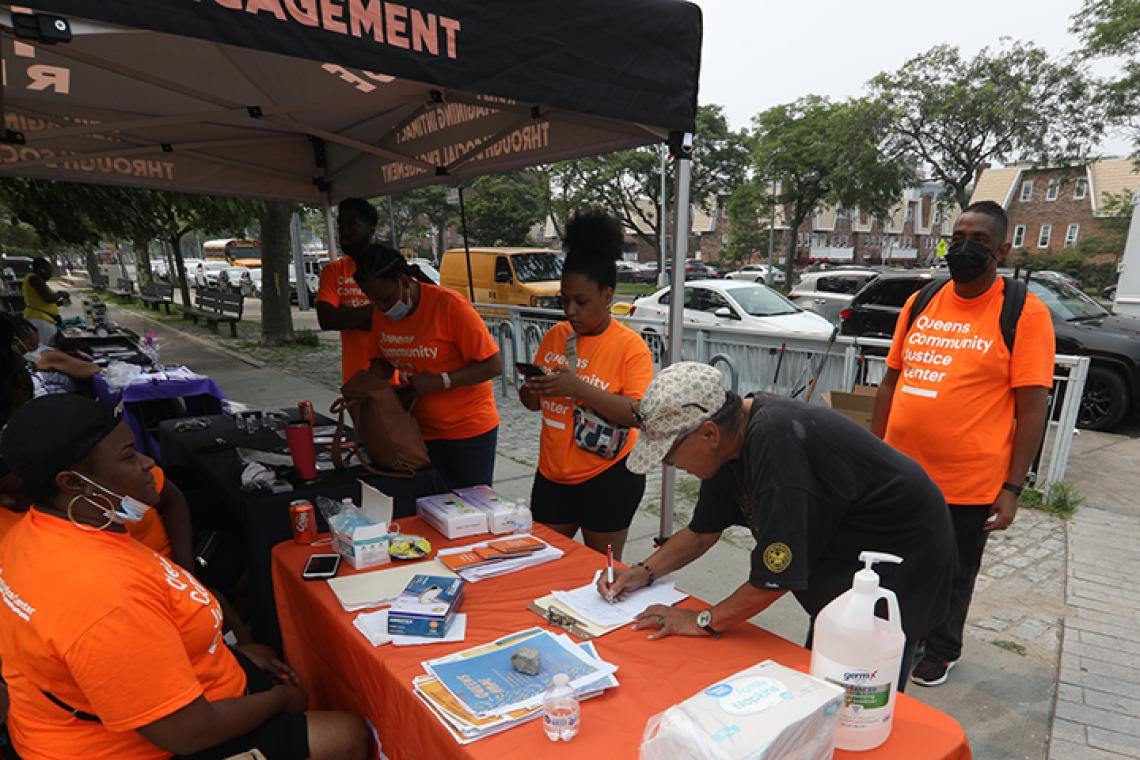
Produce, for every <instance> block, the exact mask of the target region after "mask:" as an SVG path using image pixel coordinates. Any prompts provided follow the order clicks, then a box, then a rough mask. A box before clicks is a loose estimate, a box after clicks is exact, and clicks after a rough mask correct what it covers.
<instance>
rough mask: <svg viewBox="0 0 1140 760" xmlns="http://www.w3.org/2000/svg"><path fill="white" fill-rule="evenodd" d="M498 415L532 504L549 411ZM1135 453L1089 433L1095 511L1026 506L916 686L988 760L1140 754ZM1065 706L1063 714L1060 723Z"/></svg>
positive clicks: (204, 357)
mask: <svg viewBox="0 0 1140 760" xmlns="http://www.w3.org/2000/svg"><path fill="white" fill-rule="evenodd" d="M115 314H116V317H117V318H118V319H120V320H121V321H122V322H123V323H124V324H127V325H128V326H132V327H134V328H135V329H142V330H145V329H146V328H147V327H148V326H149V327H152V328H153V329H155V330H156V332H157V333H158V335H159V338H160V340H162V342H163V358H164V360H168V361H181V362H185V363H187V364H190V365H192V366H194V367H195V368H196V369H198V370H199V371H202V372H205V373H207V374H210V375H211V376H213V377H214V378H215V380H217V381H218V383H219V384H220V385H221V387H222V388H223V389H224V390H225V391H226V392H227V393H228V394H229V395H230V396H231V397H233V398H234V399H236V400H239V401H243V402H246V403H249V404H251V405H255V406H261V407H271V406H279V405H287V404H292V403H295V402H296V401H297V400H298V399H301V398H308V399H311V400H312V401H313V402H314V403H315V404H316V406H317V407H318V409H327V408H328V405H329V404H330V403H331V402H332V400H333V399H334V398H335V397H336V390H335V389H336V385H337V383H338V382H339V351H338V348H337V347H336V345H335V343H329V344H327V348H326V349H325V350H322V351H319V352H315V353H313V354H310V355H309V356H307V357H306V358H304V359H303V360H300V361H296V362H292V363H291V364H290V366H289V367H287V368H285V371H284V372H282V371H281V369H279V368H274V367H255V366H251V365H250V364H246V363H242V362H238V361H235V360H234V359H233V357H232V356H230V355H227V354H222V353H219V352H218V351H217V350H216V349H215V348H214V347H213V346H212V345H211V342H212V341H211V340H210V339H205V340H202V339H199V338H194V339H193V340H188V339H186V338H184V337H183V336H182V334H180V333H178V332H176V331H174V330H172V329H171V328H169V327H166V326H163V325H154V324H149V323H147V322H145V321H143V319H142V318H140V317H139V316H137V315H136V314H134V313H132V312H128V311H125V310H121V309H115ZM498 387H499V386H498V384H496V389H498ZM499 410H500V414H501V415H502V420H503V421H502V427H501V428H500V438H499V440H500V454H499V458H498V461H497V465H496V468H497V469H496V487H497V488H498V489H499V490H500V491H502V492H503V493H505V494H507V495H509V496H512V497H516V498H526V497H528V496H529V493H530V486H531V481H532V478H533V473H534V467H535V464H536V461H537V451H538V434H539V426H538V421H537V416H536V415H535V414H533V413H531V412H528V411H526V410H525V409H523V408H522V407H521V405H519V404H518V403H517V401H516V400H515V399H514V398H513V397H511V398H505V399H504V398H501V397H499ZM1138 459H1140V438H1133V437H1130V436H1128V435H1109V434H1097V433H1087V432H1085V433H1082V434H1081V435H1080V436H1078V438H1077V440H1076V443H1075V444H1074V450H1073V458H1072V462H1071V464H1070V470H1069V474H1070V480H1072V481H1073V482H1074V483H1075V484H1076V485H1077V486H1078V487H1079V488H1080V489H1081V491H1082V492H1083V493H1085V494H1086V495H1087V496H1088V498H1089V505H1088V506H1087V507H1086V508H1085V509H1083V510H1081V511H1079V512H1078V513H1077V516H1076V518H1075V519H1074V520H1073V521H1072V522H1071V523H1068V524H1067V523H1065V522H1064V521H1062V520H1059V519H1057V518H1055V517H1052V516H1051V515H1048V514H1046V513H1044V512H1037V511H1031V510H1022V511H1021V512H1020V513H1019V515H1018V518H1017V522H1016V524H1015V526H1014V527H1013V528H1012V529H1011V530H1010V531H1009V532H1007V533H1005V534H998V535H995V536H994V537H993V538H992V539H991V540H990V542H989V545H988V547H987V550H986V556H985V560H984V564H983V568H982V572H981V574H980V575H979V578H978V588H977V592H976V594H975V600H974V605H973V607H972V609H971V615H970V619H969V621H968V624H967V641H966V652H965V655H964V657H963V659H962V661H961V662H960V664H959V666H958V667H957V668H956V669H955V670H954V672H953V674H952V676H951V680H950V682H949V683H947V684H946V685H945V686H942V687H938V688H933V689H922V688H920V687H917V686H910V687H909V688H908V693H909V694H910V695H911V696H913V697H916V698H918V699H921V700H922V701H924V702H927V703H928V704H931V705H933V706H935V707H937V708H938V709H940V710H943V711H945V712H947V713H949V714H951V715H953V716H954V717H955V718H956V719H957V720H958V721H959V722H960V723H961V724H962V725H963V727H964V728H965V729H966V732H967V735H968V736H969V738H970V743H971V747H972V748H973V751H974V756H975V757H978V758H986V759H987V760H988V759H989V758H1010V759H1013V758H1018V759H1025V760H1047V759H1048V760H1054V759H1056V760H1065V759H1067V758H1092V759H1094V760H1097V759H1100V758H1119V757H1129V758H1136V757H1140V751H1138V750H1137V749H1136V747H1138V746H1140V717H1138V716H1140V668H1138V667H1137V665H1136V663H1137V662H1140V634H1138V633H1136V632H1135V631H1134V630H1133V629H1138V630H1140V626H1138V625H1137V623H1140V593H1138V592H1137V590H1136V587H1135V585H1134V584H1130V583H1129V581H1130V580H1131V578H1132V577H1135V574H1136V573H1137V572H1138V571H1140V550H1138V549H1137V548H1136V547H1138V546H1140V511H1137V509H1136V507H1135V506H1133V503H1132V500H1131V499H1130V498H1129V494H1130V493H1136V492H1137V491H1138V490H1140V473H1137V472H1136V468H1135V466H1134V465H1133V464H1131V463H1134V462H1136V461H1138ZM696 493H697V482H696V481H695V480H694V479H692V478H690V477H688V476H684V475H682V476H681V477H680V478H679V487H678V497H677V498H678V503H677V506H676V517H675V524H676V525H678V526H680V525H684V524H685V523H686V522H687V519H688V516H689V515H690V514H691V511H692V507H693V504H694V502H695V497H696ZM659 516H660V480H659V478H653V479H651V481H650V483H649V487H648V489H647V493H646V497H645V500H644V502H643V506H642V509H641V510H640V511H639V512H638V514H637V516H636V518H635V520H634V523H633V525H632V527H631V534H630V535H631V540H630V543H629V545H628V547H627V550H626V560H627V561H631V562H632V561H636V560H638V559H641V558H643V557H644V556H646V555H647V554H648V553H649V552H650V551H652V540H653V538H654V537H655V536H656V535H657V533H658V521H659ZM752 546H753V544H752V539H751V536H750V535H749V534H748V532H747V531H745V530H743V529H734V530H732V531H729V532H728V533H726V536H725V539H724V540H722V541H721V542H720V543H719V544H718V545H717V546H716V547H715V548H714V549H713V550H712V551H710V552H709V554H708V555H706V556H705V557H704V558H702V559H701V560H700V561H698V562H697V563H695V564H694V565H692V566H691V567H689V568H686V569H685V570H683V571H681V572H680V573H679V574H678V577H679V582H680V584H681V585H682V586H683V587H684V588H685V589H686V590H688V591H690V592H691V593H693V594H695V595H697V596H700V597H703V598H706V599H709V600H717V599H721V598H723V597H724V596H726V595H727V593H728V592H729V591H730V590H731V589H733V588H735V587H736V586H737V585H739V584H740V583H741V582H743V581H744V580H745V579H746V577H747V572H748V560H749V556H748V553H749V551H750V550H751V549H752ZM754 622H756V623H757V624H759V625H762V626H764V627H766V628H768V629H770V630H772V631H774V632H776V633H778V634H780V635H783V636H785V637H787V638H789V639H791V640H793V641H802V640H803V637H804V635H805V633H806V629H807V616H806V615H805V614H804V613H803V612H802V610H800V608H799V606H798V605H797V604H796V603H795V601H794V600H793V599H792V598H791V597H786V598H784V599H782V600H780V602H778V603H777V604H775V605H773V607H772V608H771V609H769V610H767V611H765V612H764V613H763V614H761V615H759V616H757V618H756V619H755V621H754ZM711 646H715V644H711ZM1059 674H1060V684H1061V686H1060V692H1059V693H1058V690H1057V689H1058V687H1057V684H1058V675H1059ZM1054 706H1056V714H1057V720H1056V722H1055V724H1052V728H1051V723H1052V717H1053V714H1054ZM1051 731H1052V750H1050V734H1051ZM1082 753H1083V754H1082Z"/></svg>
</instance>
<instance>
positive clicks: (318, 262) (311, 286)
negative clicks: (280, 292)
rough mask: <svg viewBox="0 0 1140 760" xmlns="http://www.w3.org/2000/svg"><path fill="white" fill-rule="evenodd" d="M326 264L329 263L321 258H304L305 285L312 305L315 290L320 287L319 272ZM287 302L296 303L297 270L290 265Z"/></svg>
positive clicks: (315, 293)
mask: <svg viewBox="0 0 1140 760" xmlns="http://www.w3.org/2000/svg"><path fill="white" fill-rule="evenodd" d="M327 263H329V259H327V258H325V257H323V256H306V257H305V258H304V261H303V266H304V267H305V284H306V285H308V290H309V303H312V302H313V300H314V299H315V298H316V295H317V288H319V287H320V285H321V270H322V269H324V267H325V264H327ZM289 301H290V302H291V303H297V268H296V267H295V266H293V265H292V264H290V265H289Z"/></svg>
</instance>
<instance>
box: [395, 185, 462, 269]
mask: <svg viewBox="0 0 1140 760" xmlns="http://www.w3.org/2000/svg"><path fill="white" fill-rule="evenodd" d="M397 197H398V198H399V200H400V203H402V204H405V205H407V206H408V207H409V208H411V209H413V210H414V211H415V213H416V214H418V215H421V216H423V217H424V218H426V219H427V220H428V223H429V224H431V227H432V230H433V231H434V233H435V244H434V247H435V253H436V255H437V256H439V257H440V259H442V258H443V250H444V247H445V246H446V245H447V228H448V226H450V225H451V224H452V223H453V222H455V221H456V220H457V219H458V218H459V206H457V205H453V204H451V203H448V202H447V187H446V186H444V185H429V186H427V187H419V188H416V189H415V190H412V191H410V192H407V193H404V194H403V195H401V196H397Z"/></svg>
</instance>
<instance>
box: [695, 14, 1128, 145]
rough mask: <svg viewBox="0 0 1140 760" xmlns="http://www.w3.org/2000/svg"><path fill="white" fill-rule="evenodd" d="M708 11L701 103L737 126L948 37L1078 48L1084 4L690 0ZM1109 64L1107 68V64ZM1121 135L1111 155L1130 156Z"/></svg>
mask: <svg viewBox="0 0 1140 760" xmlns="http://www.w3.org/2000/svg"><path fill="white" fill-rule="evenodd" d="M693 1H694V2H696V3H697V5H699V6H701V9H702V11H703V12H704V23H705V35H704V52H703V57H702V63H701V69H702V71H701V92H700V100H701V102H702V103H720V104H722V105H724V106H725V107H726V109H727V112H728V117H729V120H730V122H731V123H732V126H733V127H736V128H739V127H746V126H749V125H750V124H751V120H752V116H753V115H754V114H756V113H758V112H760V111H763V110H764V109H766V108H769V107H771V106H774V105H777V104H779V103H785V102H788V101H791V100H795V99H796V98H798V97H800V96H802V95H807V94H809V93H814V94H817V95H827V96H829V97H832V98H837V99H840V98H846V97H849V96H853V95H858V94H860V93H862V92H863V89H864V85H865V84H866V82H867V80H869V79H870V78H871V77H873V76H875V75H876V74H878V73H879V72H881V71H890V70H894V69H897V68H898V67H899V66H901V65H902V64H903V63H904V62H905V61H907V60H908V59H910V58H912V57H913V56H915V55H917V54H919V53H922V52H924V51H926V50H929V49H930V48H931V47H933V46H935V45H938V44H942V43H949V44H953V45H957V46H958V47H960V48H961V49H962V50H963V52H964V53H967V54H971V55H972V54H974V53H976V52H977V51H978V50H979V49H981V48H982V47H985V46H986V45H994V44H996V43H997V42H998V40H999V39H1000V38H1002V37H1011V38H1013V39H1017V40H1031V41H1033V42H1036V43H1037V44H1038V45H1041V46H1042V47H1044V48H1046V49H1047V50H1049V51H1050V52H1053V53H1062V52H1069V51H1072V50H1074V49H1076V48H1078V47H1079V43H1078V41H1077V39H1076V38H1075V37H1074V36H1073V35H1071V34H1070V33H1069V26H1070V25H1071V21H1070V18H1071V16H1072V15H1073V14H1074V13H1076V11H1077V10H1078V9H1080V7H1081V5H1082V3H1081V0H958V2H955V3H934V2H930V0H910V1H909V2H902V1H901V0H782V2H773V0H693ZM1102 68H1103V67H1102ZM1127 149H1128V143H1127V141H1125V140H1123V139H1121V138H1120V137H1116V138H1114V139H1110V140H1108V141H1107V142H1106V144H1105V145H1104V146H1102V150H1104V151H1105V152H1106V153H1120V154H1123V153H1126V152H1127Z"/></svg>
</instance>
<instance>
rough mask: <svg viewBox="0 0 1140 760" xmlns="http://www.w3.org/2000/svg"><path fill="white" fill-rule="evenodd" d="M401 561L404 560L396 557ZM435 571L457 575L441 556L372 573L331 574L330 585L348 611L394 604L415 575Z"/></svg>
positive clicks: (449, 576)
mask: <svg viewBox="0 0 1140 760" xmlns="http://www.w3.org/2000/svg"><path fill="white" fill-rule="evenodd" d="M392 561H393V562H399V561H400V560H392ZM416 575H434V576H436V577H440V578H454V577H456V575H455V573H453V572H452V571H451V570H449V569H448V568H447V565H445V564H443V563H442V562H440V561H439V560H438V559H433V560H430V561H427V562H413V563H411V564H409V565H405V564H396V565H392V566H389V567H386V568H384V569H382V570H373V571H372V572H370V573H357V574H356V575H345V576H343V577H341V578H330V579H329V581H328V584H329V588H331V589H332V592H333V593H334V594H336V598H337V600H338V601H339V602H340V606H341V607H343V608H344V609H345V611H346V612H355V611H356V610H363V609H368V608H369V607H380V606H382V605H385V604H391V603H392V601H393V600H394V599H395V598H396V597H398V596H399V595H400V592H401V591H403V590H404V588H405V587H406V586H407V585H408V583H409V582H410V581H411V580H412V577H413V576H416Z"/></svg>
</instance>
